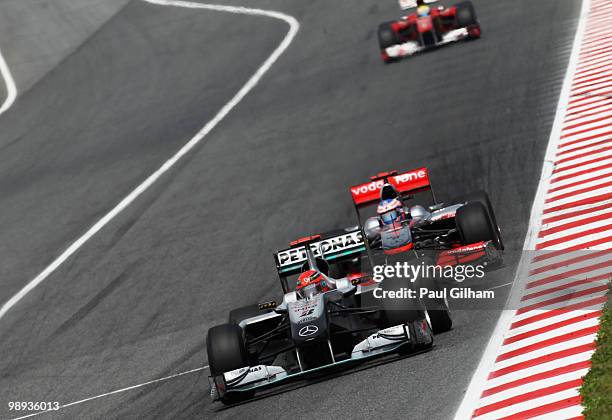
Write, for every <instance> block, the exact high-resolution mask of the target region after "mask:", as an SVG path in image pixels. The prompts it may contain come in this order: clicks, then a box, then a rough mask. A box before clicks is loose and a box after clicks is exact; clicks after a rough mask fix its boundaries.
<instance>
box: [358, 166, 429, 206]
mask: <svg viewBox="0 0 612 420" xmlns="http://www.w3.org/2000/svg"><path fill="white" fill-rule="evenodd" d="M388 180H389V183H390V184H392V185H394V186H395V187H396V188H397V190H398V191H399V192H406V191H410V190H413V189H417V188H423V187H427V186H428V185H429V176H428V174H427V169H425V168H420V169H416V170H414V171H409V172H405V173H403V174H399V175H394V176H390V177H389V178H388ZM383 184H384V180H382V179H379V180H376V181H372V182H368V183H367V184H361V185H356V186H354V187H351V194H352V195H353V200H354V201H355V203H357V204H362V203H366V202H369V201H372V200H375V199H377V198H378V192H379V191H380V189H381V187H382V186H383Z"/></svg>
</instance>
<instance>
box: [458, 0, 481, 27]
mask: <svg viewBox="0 0 612 420" xmlns="http://www.w3.org/2000/svg"><path fill="white" fill-rule="evenodd" d="M455 7H456V12H455V19H456V21H457V27H459V28H466V27H468V26H474V25H478V18H477V16H476V9H474V5H473V4H472V2H471V1H462V2H461V3H457V4H456V5H455Z"/></svg>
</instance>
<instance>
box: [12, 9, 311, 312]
mask: <svg viewBox="0 0 612 420" xmlns="http://www.w3.org/2000/svg"><path fill="white" fill-rule="evenodd" d="M143 1H145V2H147V3H151V4H156V5H161V6H174V7H185V8H190V9H206V10H213V11H218V12H228V13H236V14H244V15H252V16H264V17H270V18H273V19H279V20H282V21H284V22H286V23H287V24H288V25H289V31H288V32H287V34H286V35H285V37H284V38H283V40H282V41H281V43H280V44H279V45H278V47H276V49H275V50H274V51H273V52H272V54H271V55H270V56H269V57H268V58H267V59H266V61H264V62H263V64H262V65H261V66H260V67H259V68H258V69H257V71H256V72H255V73H254V74H253V75H252V76H251V78H250V79H249V80H248V81H247V82H246V83H245V84H244V86H242V88H240V90H239V91H238V92H237V93H236V94H235V95H234V96H233V97H232V99H230V101H229V102H227V103H226V104H225V105H224V106H223V108H221V110H219V112H218V113H217V115H215V116H214V117H213V119H211V120H210V121H208V123H206V125H205V126H204V127H202V129H201V130H200V131H199V132H198V133H196V135H195V136H193V137H192V138H191V140H189V141H188V142H187V143H186V144H185V145H184V146H183V147H182V148H181V149H180V150H179V151H178V152H176V154H174V156H172V157H171V158H170V159H168V160H167V161H166V162H164V164H163V165H162V166H161V167H160V168H159V169H157V170H156V171H155V172H153V173H152V174H151V175H150V176H149V177H148V178H147V179H145V180H144V182H142V183H141V184H140V185H138V186H137V187H136V188H135V189H134V190H133V191H132V192H130V193H129V194H128V195H127V196H126V197H125V198H124V199H123V200H121V201H120V202H119V203H118V204H117V205H115V207H113V208H112V210H110V211H109V212H108V213H106V214H105V215H104V216H103V217H102V218H101V219H100V220H98V221H97V222H96V223H95V224H94V225H93V226H91V227H90V228H89V229H88V230H87V232H85V233H84V234H83V235H82V236H81V237H79V238H78V239H77V240H76V241H74V242H73V243H72V244H71V245H70V246H69V247H68V248H67V249H66V250H65V251H64V252H62V254H61V255H60V256H59V257H57V258H56V259H55V260H54V261H53V262H51V264H49V265H48V266H47V267H46V268H45V269H44V270H43V271H42V272H41V273H40V274H38V275H37V276H36V277H34V278H33V279H32V280H31V281H30V282H29V283H28V284H26V285H25V286H24V287H23V288H22V289H21V290H20V291H19V292H17V294H15V295H14V296H13V297H11V298H10V299H9V300H8V301H7V302H6V303H4V305H2V308H0V319H2V317H4V315H6V313H7V312H8V311H9V310H10V309H11V308H12V307H13V306H15V305H16V304H17V303H18V302H19V301H20V300H21V299H23V298H24V297H25V296H26V295H27V294H28V293H30V292H31V291H32V290H33V289H34V288H35V287H36V286H38V285H39V284H40V283H42V282H43V281H44V280H45V279H47V277H49V276H50V275H51V274H52V273H53V272H54V271H55V270H57V268H58V267H59V266H60V265H62V263H63V262H64V261H66V260H67V259H68V258H70V257H71V256H72V255H73V254H74V253H75V252H77V251H78V250H79V249H80V248H81V247H82V246H83V245H84V244H85V243H86V242H87V241H88V240H89V239H91V238H92V237H93V236H94V235H95V234H96V233H98V232H99V231H100V229H102V228H103V227H104V226H106V225H107V224H108V223H109V222H110V221H111V220H113V219H114V218H115V217H117V215H118V214H120V213H121V212H122V211H123V210H125V209H126V208H127V207H128V206H129V205H130V204H132V202H133V201H134V200H136V199H137V198H138V197H139V196H140V195H142V194H143V193H144V192H145V191H147V190H148V189H149V188H150V187H151V186H152V185H153V184H154V183H155V182H156V181H157V180H158V179H159V178H160V177H161V176H162V175H164V174H165V173H166V172H168V171H169V170H170V168H172V167H173V166H174V165H175V164H176V163H177V162H178V161H179V160H181V158H182V157H183V156H185V155H186V154H188V153H189V152H190V151H191V150H192V149H193V148H194V147H195V146H197V145H198V143H200V142H201V141H202V140H203V139H204V138H205V137H206V136H207V135H208V134H209V133H210V132H211V131H212V130H213V129H214V128H215V127H216V126H217V125H218V124H219V123H220V122H221V121H222V120H223V119H224V118H225V116H227V114H229V112H230V111H231V110H232V109H233V108H234V107H235V106H236V105H238V104H239V103H240V102H241V101H242V100H243V99H244V97H245V96H246V95H247V94H248V93H249V92H250V91H251V90H252V89H253V88H254V87H255V86H257V84H258V83H259V81H260V80H261V78H262V77H263V76H264V74H266V72H267V71H268V70H269V69H270V67H272V65H273V64H274V63H275V62H276V60H278V59H279V57H280V56H281V55H282V54H283V53H284V52H285V50H286V49H287V48H288V47H289V45H290V44H291V42H292V41H293V38H295V35H296V34H297V32H298V30H299V28H300V24H299V22H298V21H297V20H296V19H295V18H294V17H293V16H289V15H287V14H284V13H281V12H277V11H273V10H262V9H252V8H247V7H242V6H226V5H218V4H205V3H196V2H190V1H180V0H143ZM0 68H1V66H0Z"/></svg>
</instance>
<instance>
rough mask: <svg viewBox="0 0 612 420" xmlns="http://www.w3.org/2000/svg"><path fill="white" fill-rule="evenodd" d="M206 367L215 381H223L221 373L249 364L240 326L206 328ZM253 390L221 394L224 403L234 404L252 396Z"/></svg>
mask: <svg viewBox="0 0 612 420" xmlns="http://www.w3.org/2000/svg"><path fill="white" fill-rule="evenodd" d="M206 352H207V354H208V368H209V370H210V373H211V376H213V377H215V382H218V381H223V374H224V373H225V372H229V371H232V370H236V369H240V368H243V367H248V366H249V361H248V360H249V359H248V354H247V350H246V346H245V343H244V338H243V335H242V328H240V327H239V326H238V325H236V324H222V325H217V326H216V327H212V328H211V329H209V330H208V335H207V337H206ZM253 395H254V392H241V393H236V394H225V393H223V394H221V395H220V400H221V402H222V403H224V404H235V403H236V402H239V401H244V400H245V399H249V398H252V397H253Z"/></svg>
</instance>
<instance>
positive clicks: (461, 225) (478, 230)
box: [455, 201, 498, 245]
mask: <svg viewBox="0 0 612 420" xmlns="http://www.w3.org/2000/svg"><path fill="white" fill-rule="evenodd" d="M455 223H456V224H457V230H458V231H459V235H460V236H461V240H462V242H463V243H464V244H465V245H469V244H473V243H476V242H486V241H492V242H493V243H497V241H498V238H497V234H496V230H495V229H494V228H493V221H492V220H491V217H490V216H489V213H488V212H487V209H486V208H485V206H484V205H483V204H482V203H480V202H477V201H475V202H472V203H467V204H466V205H465V206H463V207H459V209H458V210H457V213H456V214H455Z"/></svg>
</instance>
